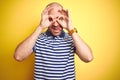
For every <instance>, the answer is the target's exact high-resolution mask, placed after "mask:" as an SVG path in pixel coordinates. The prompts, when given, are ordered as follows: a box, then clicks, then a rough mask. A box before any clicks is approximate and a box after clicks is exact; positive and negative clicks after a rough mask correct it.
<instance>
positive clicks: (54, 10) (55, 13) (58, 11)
mask: <svg viewBox="0 0 120 80" xmlns="http://www.w3.org/2000/svg"><path fill="white" fill-rule="evenodd" d="M60 10H61V9H58V8H52V9H50V10H49V11H48V15H62V14H61V12H60Z"/></svg>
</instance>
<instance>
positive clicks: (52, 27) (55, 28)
mask: <svg viewBox="0 0 120 80" xmlns="http://www.w3.org/2000/svg"><path fill="white" fill-rule="evenodd" d="M51 29H52V30H54V31H55V32H58V31H61V30H62V29H63V27H62V26H51Z"/></svg>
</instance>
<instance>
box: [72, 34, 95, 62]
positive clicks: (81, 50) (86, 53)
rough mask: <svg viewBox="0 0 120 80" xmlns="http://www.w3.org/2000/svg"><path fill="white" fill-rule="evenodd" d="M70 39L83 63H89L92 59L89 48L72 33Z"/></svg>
mask: <svg viewBox="0 0 120 80" xmlns="http://www.w3.org/2000/svg"><path fill="white" fill-rule="evenodd" d="M72 38H73V41H74V44H75V47H76V54H77V55H78V56H79V58H80V59H81V60H82V61H84V62H90V61H91V60H92V59H93V55H92V51H91V49H90V47H89V46H88V45H87V44H86V43H85V42H84V41H83V40H82V39H81V37H80V36H79V35H78V34H77V33H76V32H74V33H73V34H72Z"/></svg>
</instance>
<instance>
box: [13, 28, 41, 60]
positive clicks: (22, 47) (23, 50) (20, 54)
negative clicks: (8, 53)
mask: <svg viewBox="0 0 120 80" xmlns="http://www.w3.org/2000/svg"><path fill="white" fill-rule="evenodd" d="M41 32H42V28H41V27H38V28H37V29H36V30H35V31H34V33H33V34H31V35H30V36H29V37H28V38H26V39H25V40H24V41H23V42H21V43H20V44H19V45H18V46H17V48H16V50H15V53H14V58H15V59H16V60H17V61H23V60H24V59H25V58H27V57H28V56H29V55H30V54H31V53H32V52H33V47H34V45H35V42H36V40H37V38H38V36H39V34H40V33H41Z"/></svg>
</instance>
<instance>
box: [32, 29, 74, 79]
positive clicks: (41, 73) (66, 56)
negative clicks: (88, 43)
mask: <svg viewBox="0 0 120 80" xmlns="http://www.w3.org/2000/svg"><path fill="white" fill-rule="evenodd" d="M33 50H34V52H35V69H34V79H35V80H75V68H74V52H75V47H74V44H73V40H72V38H71V36H69V35H68V34H67V33H65V32H64V31H62V33H61V34H60V36H53V35H52V34H51V33H50V32H49V31H48V30H47V31H46V32H45V33H42V34H40V36H39V37H38V40H37V41H36V44H35V46H34V48H33Z"/></svg>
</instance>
